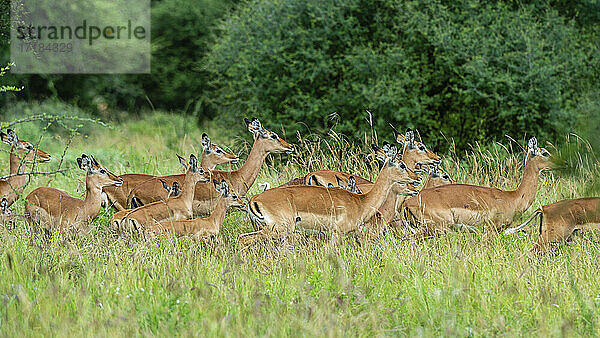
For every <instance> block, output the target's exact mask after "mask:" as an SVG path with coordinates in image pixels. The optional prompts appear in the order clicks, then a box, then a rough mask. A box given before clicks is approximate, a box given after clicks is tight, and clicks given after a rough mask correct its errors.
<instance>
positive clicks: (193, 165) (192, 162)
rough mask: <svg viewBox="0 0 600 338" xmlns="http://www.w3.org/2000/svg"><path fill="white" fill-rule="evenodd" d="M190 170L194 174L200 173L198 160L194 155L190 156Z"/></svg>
mask: <svg viewBox="0 0 600 338" xmlns="http://www.w3.org/2000/svg"><path fill="white" fill-rule="evenodd" d="M190 169H191V170H192V171H193V172H197V171H198V159H197V158H196V155H194V154H190Z"/></svg>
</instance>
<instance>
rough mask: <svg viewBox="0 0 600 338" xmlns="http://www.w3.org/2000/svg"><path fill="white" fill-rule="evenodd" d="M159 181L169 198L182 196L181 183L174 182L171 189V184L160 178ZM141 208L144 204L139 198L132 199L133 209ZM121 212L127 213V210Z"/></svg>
mask: <svg viewBox="0 0 600 338" xmlns="http://www.w3.org/2000/svg"><path fill="white" fill-rule="evenodd" d="M158 180H159V181H160V183H161V184H162V186H163V189H165V191H166V192H167V198H169V197H176V196H179V195H180V194H181V188H180V187H179V182H177V181H175V182H173V187H170V186H169V184H168V183H167V182H165V180H163V179H160V178H159V179H158ZM141 206H143V204H142V203H141V202H140V201H139V200H138V199H137V198H135V197H133V198H132V199H131V208H132V209H135V208H139V207H141ZM121 211H126V210H121Z"/></svg>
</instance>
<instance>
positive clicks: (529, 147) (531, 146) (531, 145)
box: [527, 137, 538, 155]
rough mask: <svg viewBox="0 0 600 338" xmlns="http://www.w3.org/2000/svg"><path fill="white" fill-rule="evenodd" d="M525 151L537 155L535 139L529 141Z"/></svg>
mask: <svg viewBox="0 0 600 338" xmlns="http://www.w3.org/2000/svg"><path fill="white" fill-rule="evenodd" d="M527 150H528V151H529V152H531V153H532V154H533V155H538V142H537V139H536V138H535V137H532V138H530V139H529V142H528V143H527Z"/></svg>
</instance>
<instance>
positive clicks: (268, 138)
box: [244, 117, 294, 154]
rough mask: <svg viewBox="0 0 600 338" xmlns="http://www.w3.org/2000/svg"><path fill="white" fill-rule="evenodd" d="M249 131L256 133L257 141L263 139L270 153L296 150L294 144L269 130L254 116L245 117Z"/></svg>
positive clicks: (289, 152)
mask: <svg viewBox="0 0 600 338" xmlns="http://www.w3.org/2000/svg"><path fill="white" fill-rule="evenodd" d="M244 121H245V122H246V127H248V131H250V132H251V133H252V134H254V139H255V140H256V141H259V140H260V141H261V142H262V144H263V145H264V147H265V149H266V150H267V151H268V152H270V153H284V152H285V153H288V154H291V153H293V152H294V146H293V145H291V144H289V143H287V142H286V141H285V140H283V139H282V138H280V137H279V135H277V134H276V133H274V132H272V131H268V130H266V129H265V128H263V126H262V124H261V123H260V121H259V120H258V119H257V118H255V117H253V118H252V120H248V119H247V118H245V119H244Z"/></svg>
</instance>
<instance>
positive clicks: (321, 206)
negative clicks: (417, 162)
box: [242, 162, 419, 244]
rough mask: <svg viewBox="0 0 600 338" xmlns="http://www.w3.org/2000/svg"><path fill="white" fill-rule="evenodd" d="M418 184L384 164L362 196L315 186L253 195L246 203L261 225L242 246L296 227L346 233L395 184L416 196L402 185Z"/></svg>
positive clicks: (398, 166) (369, 213)
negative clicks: (401, 185) (370, 187)
mask: <svg viewBox="0 0 600 338" xmlns="http://www.w3.org/2000/svg"><path fill="white" fill-rule="evenodd" d="M415 182H419V176H418V175H416V174H415V173H414V172H413V171H412V170H410V169H408V168H406V165H404V163H402V162H400V163H395V162H386V163H385V164H384V167H383V169H382V170H381V172H380V174H379V176H378V177H377V180H376V181H375V183H374V185H373V188H372V189H371V190H370V191H369V192H368V193H365V194H360V195H359V194H354V193H351V192H349V191H347V190H345V189H340V188H326V187H316V186H290V187H284V188H274V189H270V190H267V191H265V192H263V193H261V194H258V195H255V196H253V197H252V198H251V200H250V202H249V203H248V213H249V215H250V217H251V218H252V219H253V221H255V222H257V223H261V224H264V227H263V228H262V230H261V231H260V232H259V233H257V234H251V235H243V236H242V244H250V243H251V242H254V241H255V240H256V239H257V238H260V237H262V236H279V235H285V234H286V233H290V232H292V231H293V230H294V227H295V226H296V225H298V226H300V227H302V228H305V229H313V230H330V231H335V232H339V233H348V232H350V231H354V230H357V229H358V227H359V226H361V225H362V224H363V223H364V222H365V221H366V220H368V219H370V218H371V217H372V216H373V215H374V214H375V213H376V212H377V209H378V208H379V207H380V206H381V204H382V203H383V202H384V201H385V199H386V198H387V196H388V194H389V193H390V191H391V190H392V185H395V183H400V184H402V183H404V185H403V187H402V189H404V191H403V192H404V193H411V192H416V189H414V187H412V186H411V185H406V183H415Z"/></svg>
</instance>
